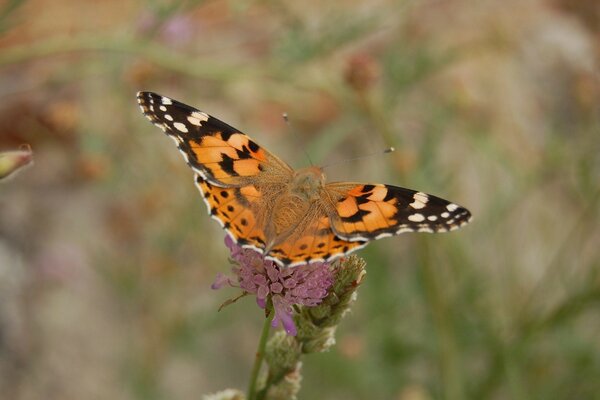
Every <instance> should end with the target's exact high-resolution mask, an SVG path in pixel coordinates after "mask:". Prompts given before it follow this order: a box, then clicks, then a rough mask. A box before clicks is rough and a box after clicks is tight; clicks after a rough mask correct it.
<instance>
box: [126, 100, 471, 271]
mask: <svg viewBox="0 0 600 400" xmlns="http://www.w3.org/2000/svg"><path fill="white" fill-rule="evenodd" d="M138 103H139V104H140V107H141V109H142V112H143V113H144V115H145V116H146V117H147V118H148V119H150V121H151V122H153V123H154V124H155V125H157V126H158V127H160V128H161V129H162V130H164V132H165V133H166V134H167V135H168V136H170V137H171V138H172V139H173V140H174V141H175V143H176V145H177V147H178V148H179V150H180V152H181V153H182V155H183V156H184V158H185V160H186V161H187V163H188V165H189V166H190V167H191V168H192V169H193V170H194V172H195V180H196V185H197V186H198V188H199V189H200V192H201V193H202V196H203V198H204V201H205V203H206V205H207V207H208V210H209V213H210V215H211V217H213V218H214V219H215V220H217V221H218V222H219V223H220V224H221V226H222V227H223V228H224V229H225V230H226V231H227V232H228V234H229V235H230V236H231V237H232V238H233V239H234V240H235V241H236V242H238V243H239V244H241V245H242V246H244V247H249V248H254V249H256V250H257V251H259V252H261V253H262V254H264V255H265V257H266V258H268V259H272V260H274V261H275V262H277V263H278V264H280V265H285V266H296V265H301V264H305V263H311V262H320V261H331V260H333V259H335V258H337V257H340V256H342V255H344V254H347V253H349V252H351V251H355V250H357V249H359V248H362V247H364V246H365V245H366V244H367V243H368V242H369V241H371V240H375V239H380V238H382V237H386V236H392V235H397V234H400V233H404V232H446V231H450V230H454V229H457V228H459V227H461V226H462V225H465V224H466V223H467V222H468V221H469V220H470V218H471V214H470V213H469V211H468V210H466V209H465V208H463V207H460V206H458V205H456V204H454V203H451V202H449V201H447V200H443V199H440V198H438V197H435V196H432V195H428V194H425V193H423V192H418V191H414V190H410V189H405V188H401V187H397V186H391V185H383V184H363V183H353V182H333V183H326V180H325V175H324V173H323V170H322V169H321V168H319V167H315V166H311V167H306V168H302V169H298V170H294V169H292V168H291V167H290V166H289V165H288V164H286V163H285V162H283V161H282V160H280V159H279V158H278V157H276V156H275V155H273V154H271V153H269V152H268V151H267V150H266V149H264V148H263V147H261V146H259V145H258V144H257V143H256V142H254V141H253V140H252V139H251V138H249V137H248V136H247V135H245V134H243V133H241V132H240V131H238V130H237V129H235V128H233V127H231V126H229V125H227V124H225V123H223V122H222V121H219V120H218V119H216V118H214V117H212V116H210V115H208V114H206V113H204V112H202V111H199V110H196V109H195V108H193V107H190V106H188V105H185V104H183V103H180V102H178V101H176V100H173V99H170V98H167V97H164V96H161V95H158V94H155V93H151V92H140V93H138Z"/></svg>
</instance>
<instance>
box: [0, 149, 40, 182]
mask: <svg viewBox="0 0 600 400" xmlns="http://www.w3.org/2000/svg"><path fill="white" fill-rule="evenodd" d="M32 161H33V153H32V152H31V149H30V148H29V146H27V147H26V148H23V149H21V150H13V151H5V152H1V153H0V179H4V178H6V177H8V176H9V175H12V174H13V173H14V172H16V171H18V170H19V169H21V168H23V167H24V166H26V165H28V164H30V163H31V162H32Z"/></svg>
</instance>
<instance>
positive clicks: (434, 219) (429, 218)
mask: <svg viewBox="0 0 600 400" xmlns="http://www.w3.org/2000/svg"><path fill="white" fill-rule="evenodd" d="M427 219H428V220H430V221H436V220H437V219H438V217H437V215H430V216H429V217H427Z"/></svg>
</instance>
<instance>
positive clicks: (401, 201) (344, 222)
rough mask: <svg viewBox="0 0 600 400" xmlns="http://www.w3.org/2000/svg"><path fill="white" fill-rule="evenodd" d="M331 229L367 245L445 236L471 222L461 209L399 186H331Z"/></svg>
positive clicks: (347, 238) (463, 209)
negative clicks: (411, 235) (415, 235)
mask: <svg viewBox="0 0 600 400" xmlns="http://www.w3.org/2000/svg"><path fill="white" fill-rule="evenodd" d="M326 190H327V192H328V193H329V197H330V198H331V199H332V200H333V202H334V210H333V212H332V213H331V221H332V222H331V226H332V229H333V231H334V232H335V233H336V235H337V236H339V237H340V238H341V239H344V240H347V241H368V240H373V239H379V238H382V237H386V236H392V235H399V234H401V233H404V232H431V233H434V232H447V231H451V230H455V229H458V228H460V227H461V226H463V225H465V224H467V223H468V222H469V221H470V219H471V213H470V212H469V210H467V209H466V208H464V207H461V206H459V205H457V204H454V203H452V202H449V201H447V200H444V199H441V198H439V197H436V196H432V195H429V194H426V193H423V192H418V191H415V190H410V189H405V188H402V187H398V186H391V185H382V184H362V183H342V182H340V183H331V184H328V185H327V186H326Z"/></svg>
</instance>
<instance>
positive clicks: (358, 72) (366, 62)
mask: <svg viewBox="0 0 600 400" xmlns="http://www.w3.org/2000/svg"><path fill="white" fill-rule="evenodd" d="M380 75H381V67H380V66H379V63H378V62H377V60H375V59H374V58H373V57H371V56H370V55H368V54H365V53H361V54H356V55H354V56H352V57H351V58H350V59H349V60H348V63H347V65H346V71H345V73H344V78H345V80H346V83H348V85H350V86H351V87H352V88H353V89H354V90H356V91H359V92H362V91H364V90H368V89H370V88H371V87H372V86H373V85H374V84H375V83H376V82H377V80H378V79H379V76H380Z"/></svg>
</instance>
